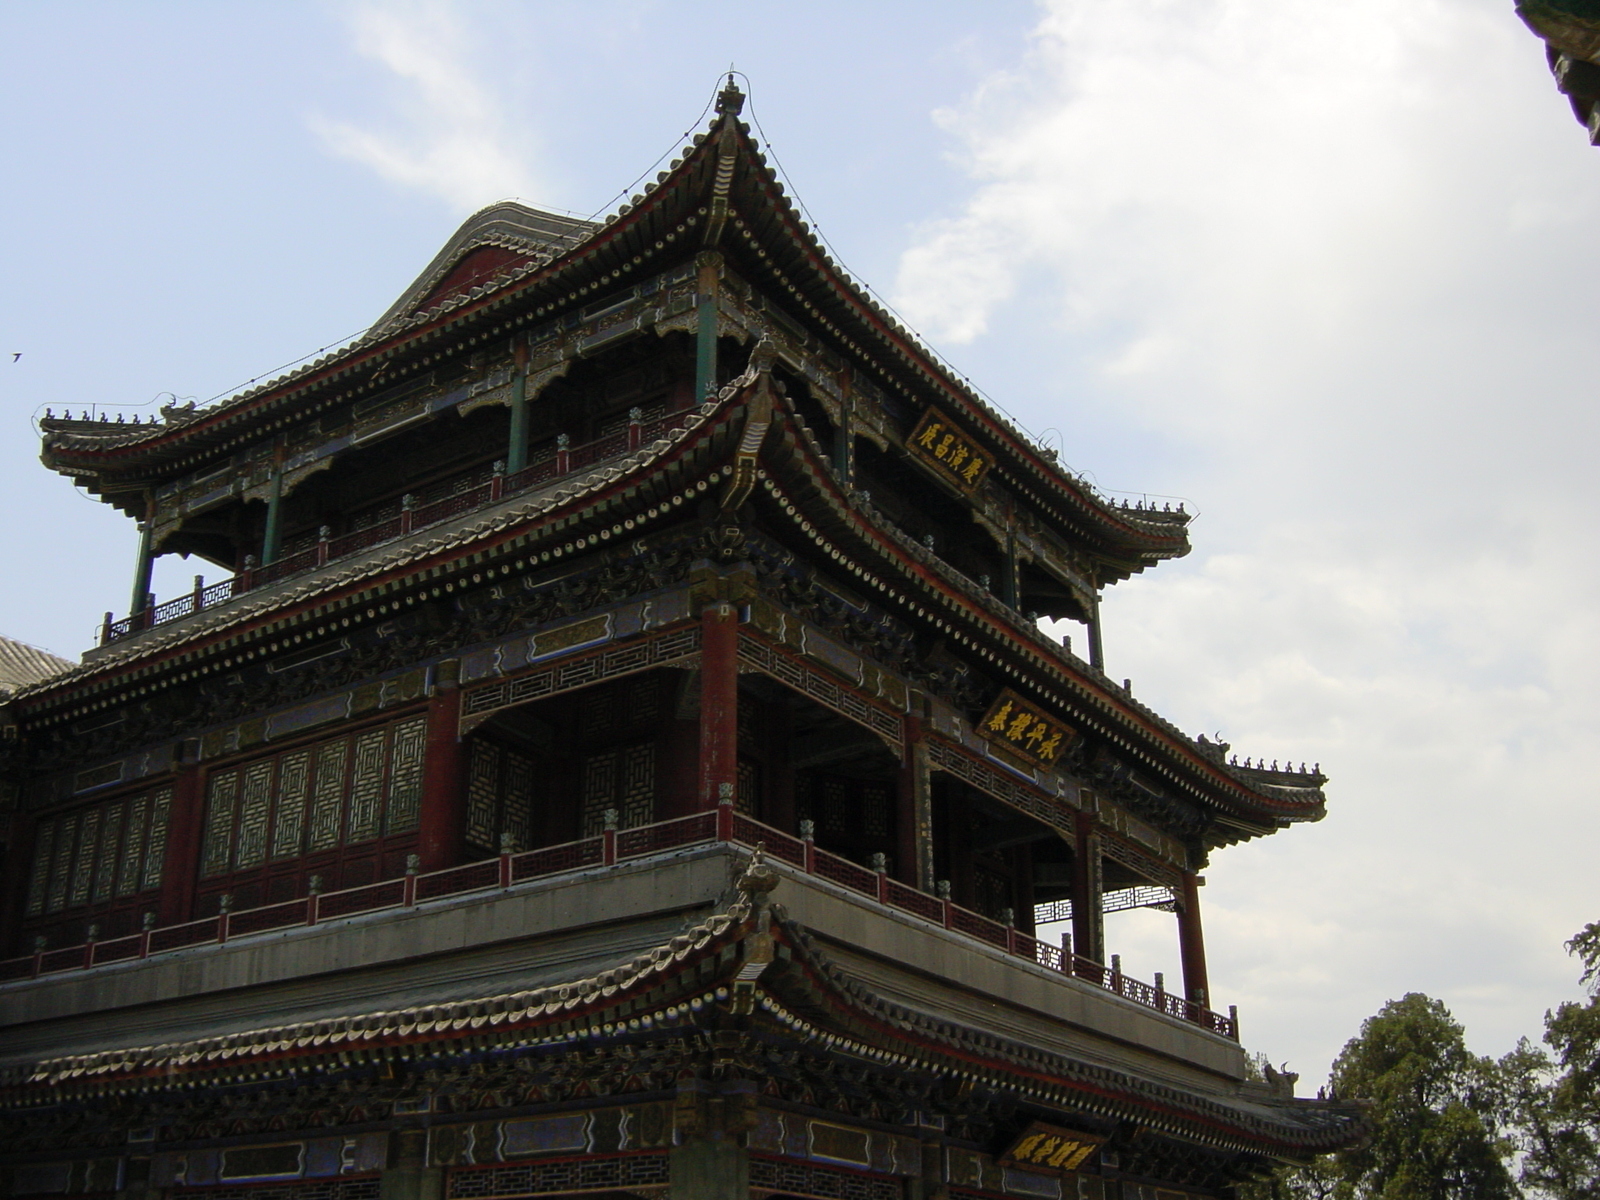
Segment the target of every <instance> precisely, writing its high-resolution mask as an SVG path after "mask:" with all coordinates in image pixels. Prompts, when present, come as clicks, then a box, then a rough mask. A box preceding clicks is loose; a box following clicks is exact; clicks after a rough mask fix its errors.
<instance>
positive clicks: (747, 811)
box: [733, 725, 761, 820]
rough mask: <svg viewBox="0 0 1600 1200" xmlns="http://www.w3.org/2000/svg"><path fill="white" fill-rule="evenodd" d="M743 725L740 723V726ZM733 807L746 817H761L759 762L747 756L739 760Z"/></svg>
mask: <svg viewBox="0 0 1600 1200" xmlns="http://www.w3.org/2000/svg"><path fill="white" fill-rule="evenodd" d="M742 727H743V726H742V725H741V728H742ZM733 803H734V807H735V808H737V809H738V810H739V811H740V812H742V813H744V815H745V816H747V817H755V818H756V819H757V820H759V819H760V818H761V764H760V763H758V762H752V761H751V760H750V759H748V758H741V759H740V760H739V786H738V789H737V790H736V791H735V792H734V797H733Z"/></svg>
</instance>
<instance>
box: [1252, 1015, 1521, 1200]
mask: <svg viewBox="0 0 1600 1200" xmlns="http://www.w3.org/2000/svg"><path fill="white" fill-rule="evenodd" d="M1332 1084H1333V1089H1334V1093H1335V1094H1336V1095H1337V1096H1339V1097H1341V1098H1345V1099H1360V1100H1363V1101H1365V1102H1366V1103H1367V1105H1368V1110H1367V1120H1368V1123H1369V1124H1370V1126H1371V1130H1372V1132H1371V1136H1370V1137H1369V1138H1368V1139H1367V1140H1366V1142H1365V1143H1364V1144H1362V1145H1360V1146H1357V1147H1355V1148H1353V1149H1350V1150H1345V1151H1341V1152H1340V1153H1338V1154H1335V1155H1333V1156H1331V1157H1330V1158H1325V1159H1320V1160H1318V1161H1317V1162H1314V1163H1312V1164H1310V1165H1309V1166H1302V1167H1288V1168H1284V1169H1283V1170H1280V1171H1279V1172H1278V1173H1277V1174H1276V1175H1275V1176H1274V1177H1273V1178H1271V1179H1267V1180H1263V1181H1261V1182H1259V1183H1257V1184H1254V1185H1252V1186H1251V1188H1249V1189H1242V1190H1241V1192H1240V1195H1241V1197H1244V1198H1246V1200H1509V1198H1511V1197H1514V1196H1516V1195H1517V1194H1518V1193H1517V1187H1516V1184H1515V1183H1514V1181H1513V1180H1512V1177H1511V1173H1510V1171H1509V1170H1508V1169H1507V1166H1506V1160H1507V1159H1508V1158H1510V1157H1511V1155H1512V1154H1513V1153H1514V1151H1515V1145H1514V1143H1513V1142H1512V1141H1511V1140H1510V1138H1509V1137H1507V1136H1506V1132H1505V1130H1504V1129H1503V1128H1502V1119H1503V1117H1504V1115H1505V1113H1506V1110H1505V1108H1504V1100H1505V1096H1504V1093H1503V1091H1502V1089H1501V1088H1500V1086H1499V1070H1498V1066H1497V1064H1496V1063H1495V1062H1494V1061H1493V1060H1492V1059H1488V1058H1479V1057H1477V1056H1476V1055H1474V1054H1472V1053H1471V1052H1470V1051H1469V1050H1468V1049H1467V1046H1466V1039H1465V1035H1464V1031H1463V1029H1462V1028H1461V1026H1460V1025H1459V1024H1457V1023H1456V1020H1455V1018H1454V1017H1452V1016H1451V1015H1450V1010H1449V1009H1447V1008H1446V1007H1445V1006H1444V1005H1443V1004H1442V1003H1440V1002H1439V1001H1438V1000H1434V999H1431V998H1430V997H1428V996H1424V995H1421V994H1419V993H1415V992H1414V993H1412V994H1410V995H1408V996H1404V997H1402V998H1401V999H1399V1000H1391V1001H1390V1002H1389V1003H1388V1004H1385V1005H1384V1006H1383V1009H1382V1010H1381V1011H1380V1012H1379V1013H1378V1014H1377V1015H1376V1016H1373V1017H1369V1018H1368V1019H1367V1020H1366V1021H1365V1022H1364V1023H1363V1024H1362V1026H1361V1032H1360V1034H1359V1035H1358V1036H1356V1037H1354V1038H1352V1039H1351V1040H1350V1041H1349V1042H1348V1043H1347V1044H1346V1045H1345V1048H1344V1050H1343V1051H1341V1052H1340V1054H1339V1057H1338V1059H1337V1060H1336V1061H1335V1062H1334V1064H1333V1075H1332Z"/></svg>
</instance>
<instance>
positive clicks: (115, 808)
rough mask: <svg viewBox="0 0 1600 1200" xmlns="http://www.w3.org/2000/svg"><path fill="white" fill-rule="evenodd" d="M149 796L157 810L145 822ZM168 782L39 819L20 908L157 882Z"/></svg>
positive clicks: (52, 905) (76, 901) (46, 908)
mask: <svg viewBox="0 0 1600 1200" xmlns="http://www.w3.org/2000/svg"><path fill="white" fill-rule="evenodd" d="M152 796H154V797H155V800H156V804H157V811H158V816H157V819H156V820H155V821H154V822H149V823H148V824H149V828H148V829H147V828H146V826H147V815H148V813H149V812H150V806H151V800H152ZM171 797H172V791H171V789H170V788H167V789H163V790H161V791H159V792H156V793H146V794H144V795H141V796H136V797H134V798H133V799H132V800H113V801H111V802H109V803H106V804H99V805H95V806H93V807H89V808H81V809H78V810H77V811H76V812H72V813H66V814H64V815H62V816H59V817H54V818H46V819H45V820H43V821H41V822H40V823H39V827H38V830H37V832H36V834H35V837H34V853H33V866H32V870H31V871H30V873H29V876H28V899H27V907H26V909H25V912H26V914H27V915H28V916H30V917H37V916H42V915H44V914H45V913H47V912H52V913H53V912H59V911H61V910H62V909H64V908H78V907H81V906H84V905H88V904H103V903H105V902H107V901H109V900H111V899H113V898H114V897H122V896H131V895H133V894H134V893H136V892H140V891H146V890H148V889H150V888H156V887H160V886H161V871H162V867H163V865H164V856H165V854H166V845H167V841H166V839H167V811H168V809H169V808H170V806H171Z"/></svg>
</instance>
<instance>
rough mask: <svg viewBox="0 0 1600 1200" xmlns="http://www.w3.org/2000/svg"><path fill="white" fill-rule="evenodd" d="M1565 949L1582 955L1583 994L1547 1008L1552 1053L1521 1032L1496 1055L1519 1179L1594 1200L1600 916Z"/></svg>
mask: <svg viewBox="0 0 1600 1200" xmlns="http://www.w3.org/2000/svg"><path fill="white" fill-rule="evenodd" d="M1567 949H1568V951H1570V952H1571V953H1573V954H1576V955H1577V956H1578V958H1579V959H1580V960H1581V961H1582V962H1583V974H1582V976H1581V980H1582V982H1583V983H1584V984H1585V985H1586V986H1587V987H1588V989H1589V996H1590V998H1589V1002H1588V1003H1587V1004H1573V1003H1567V1004H1563V1005H1561V1007H1559V1008H1557V1009H1556V1010H1555V1011H1554V1012H1547V1013H1546V1014H1545V1018H1544V1040H1545V1042H1546V1043H1547V1044H1548V1045H1549V1047H1550V1049H1551V1050H1553V1051H1554V1052H1555V1057H1554V1060H1553V1061H1552V1059H1551V1057H1550V1056H1549V1055H1548V1054H1546V1053H1545V1052H1544V1051H1543V1050H1542V1049H1540V1048H1539V1047H1537V1046H1534V1045H1533V1044H1532V1043H1530V1042H1529V1041H1528V1039H1527V1038H1523V1039H1522V1041H1520V1042H1519V1043H1517V1048H1516V1049H1515V1050H1513V1051H1512V1052H1511V1053H1510V1054H1508V1055H1506V1056H1505V1057H1504V1058H1503V1059H1501V1060H1500V1064H1499V1071H1500V1087H1501V1092H1502V1103H1503V1105H1504V1107H1505V1110H1506V1111H1507V1112H1508V1114H1509V1115H1510V1121H1511V1123H1512V1126H1513V1129H1514V1131H1515V1134H1516V1138H1517V1148H1518V1150H1519V1151H1520V1152H1521V1159H1522V1174H1521V1178H1522V1183H1523V1185H1524V1186H1525V1187H1527V1188H1528V1189H1529V1190H1530V1191H1531V1192H1532V1193H1533V1194H1535V1195H1540V1196H1550V1197H1554V1198H1555V1200H1600V922H1596V923H1594V924H1591V925H1588V926H1586V927H1585V928H1584V929H1583V931H1582V932H1581V933H1579V934H1578V935H1577V936H1576V937H1574V938H1573V939H1572V940H1571V941H1570V942H1568V943H1567Z"/></svg>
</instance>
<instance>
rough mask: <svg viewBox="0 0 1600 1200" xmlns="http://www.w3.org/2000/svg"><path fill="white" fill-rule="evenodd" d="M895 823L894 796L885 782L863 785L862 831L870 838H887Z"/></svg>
mask: <svg viewBox="0 0 1600 1200" xmlns="http://www.w3.org/2000/svg"><path fill="white" fill-rule="evenodd" d="M893 824H894V796H893V794H892V793H891V792H890V791H889V786H888V785H887V784H883V783H866V784H862V786H861V832H862V833H863V834H865V835H866V836H867V837H870V838H886V837H888V836H889V830H890V828H891V827H892V825H893Z"/></svg>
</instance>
